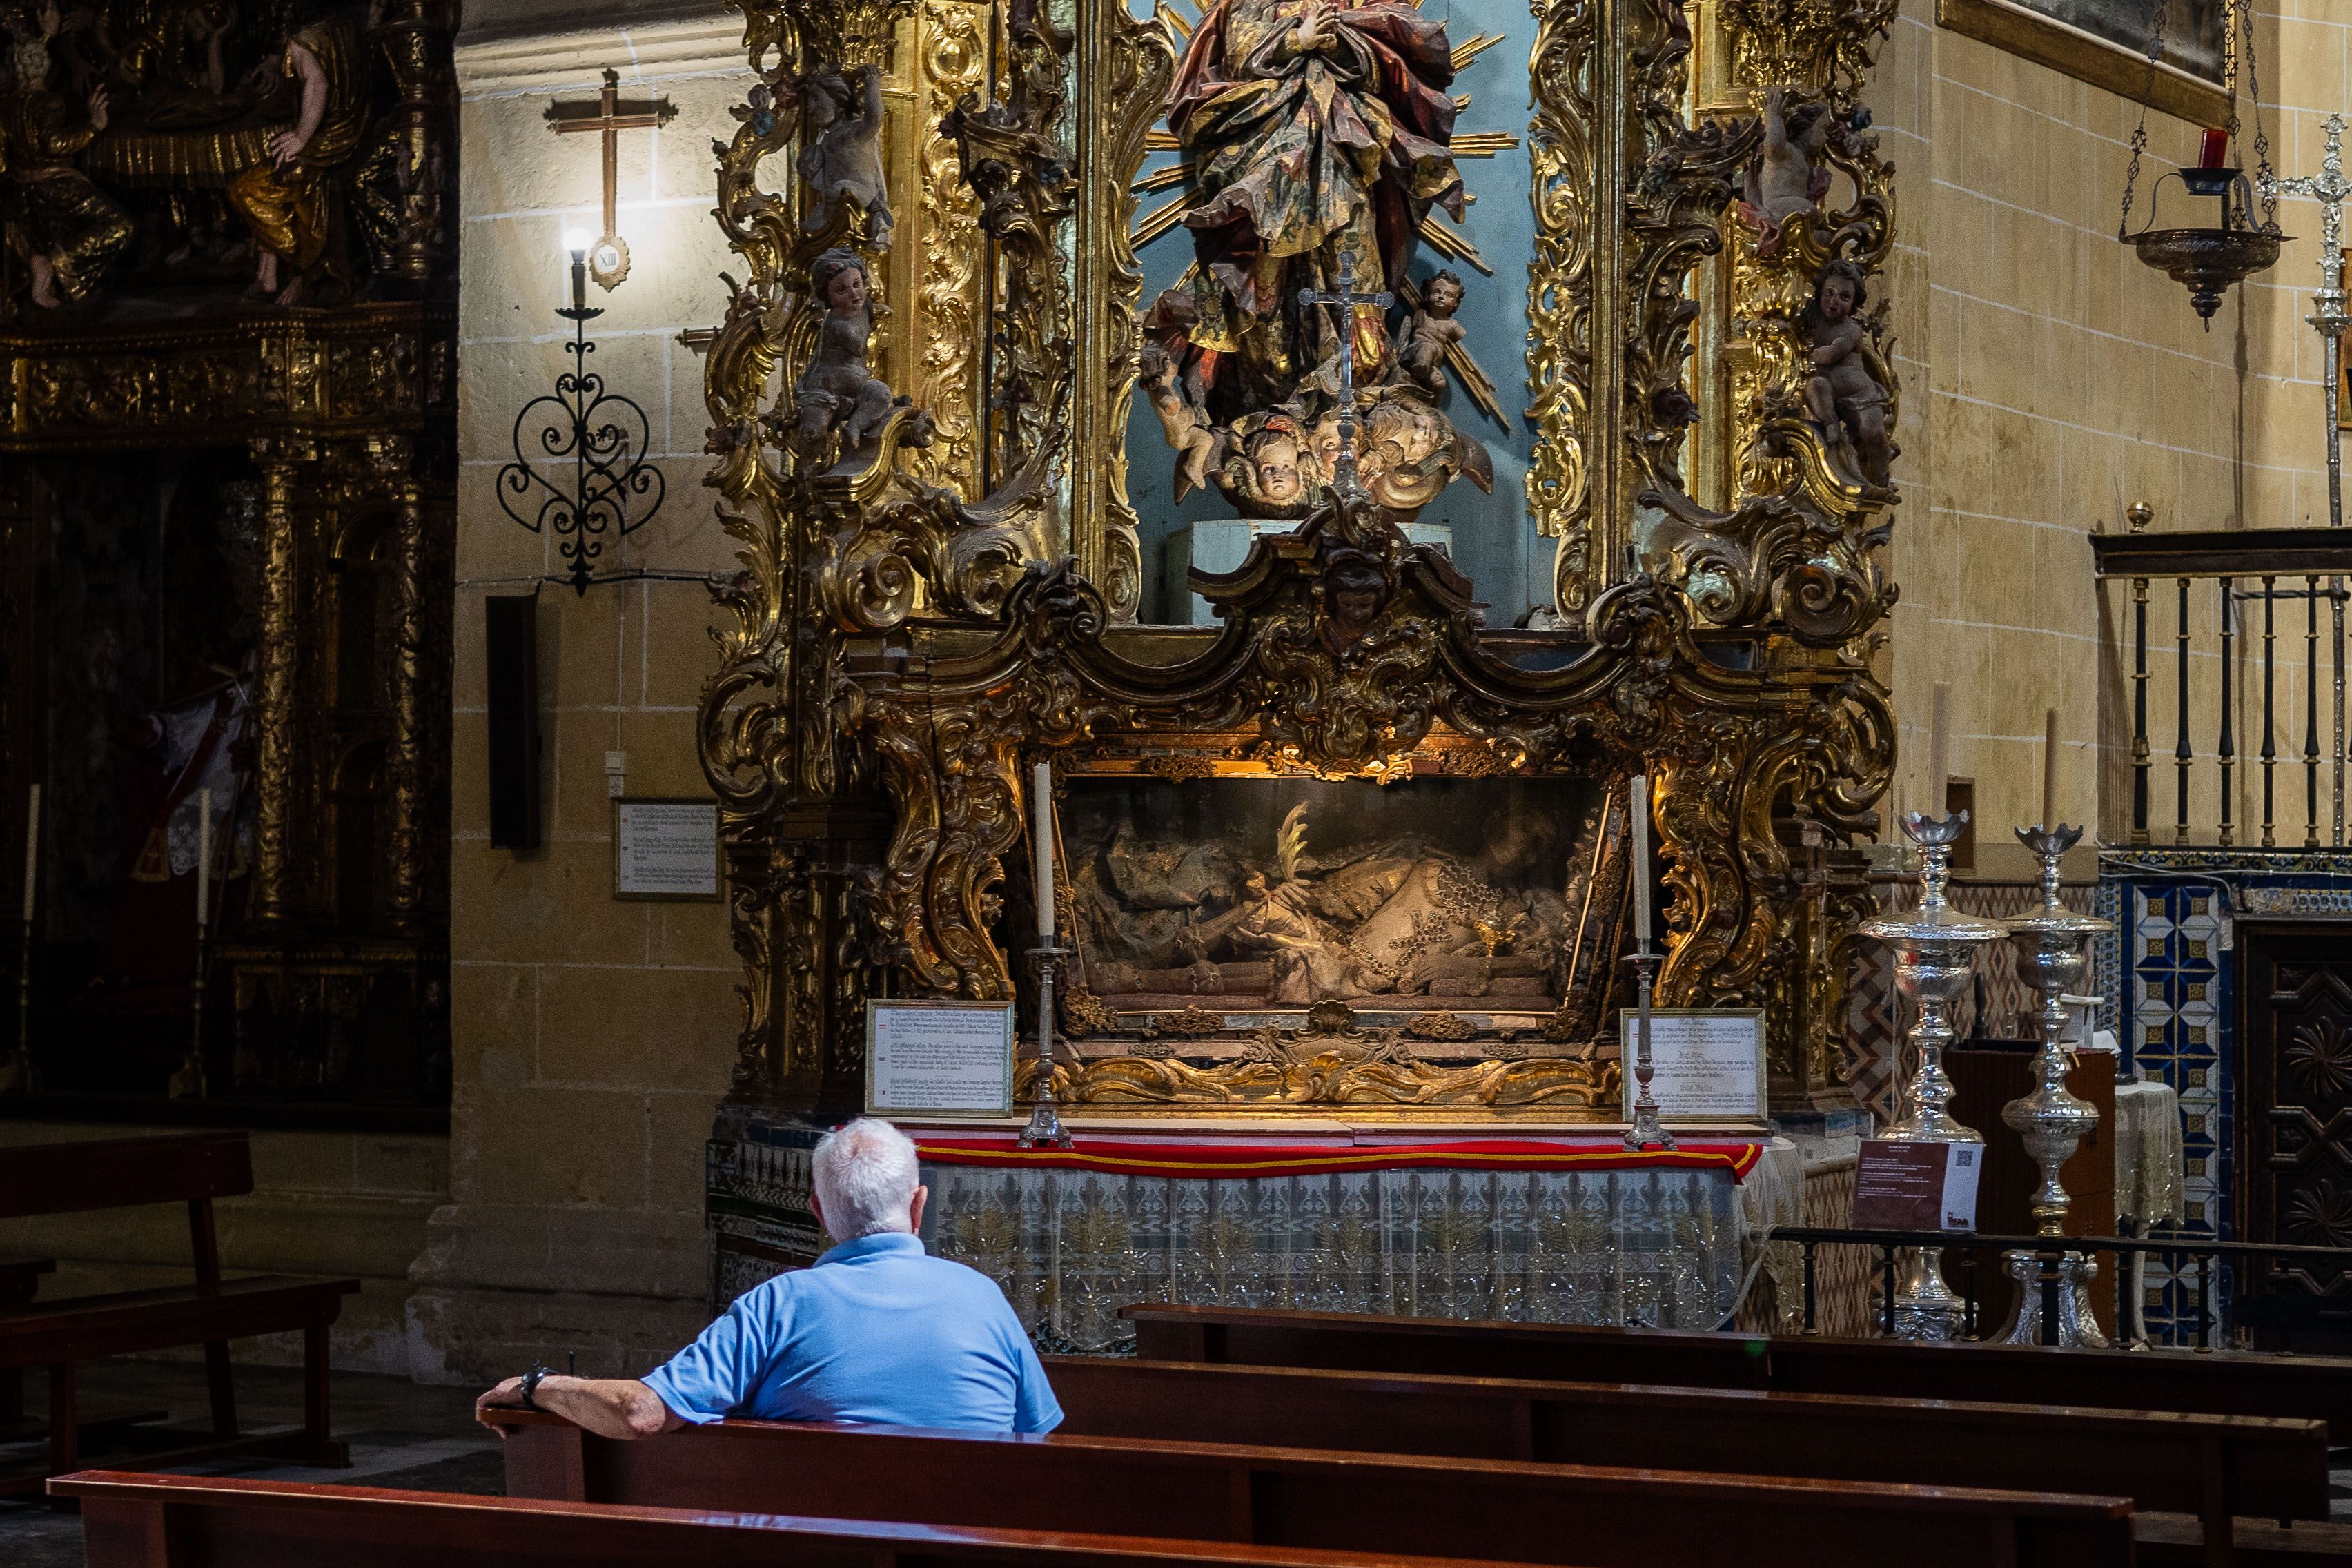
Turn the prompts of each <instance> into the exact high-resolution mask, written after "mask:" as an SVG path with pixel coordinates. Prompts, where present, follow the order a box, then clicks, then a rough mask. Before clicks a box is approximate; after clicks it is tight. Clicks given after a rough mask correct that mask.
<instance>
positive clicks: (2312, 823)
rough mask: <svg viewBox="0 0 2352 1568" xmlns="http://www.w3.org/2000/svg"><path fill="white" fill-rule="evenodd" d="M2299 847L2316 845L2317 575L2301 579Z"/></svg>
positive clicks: (2317, 795) (2317, 839) (2317, 748)
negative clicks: (2301, 814) (2300, 789)
mask: <svg viewBox="0 0 2352 1568" xmlns="http://www.w3.org/2000/svg"><path fill="white" fill-rule="evenodd" d="M2303 847H2305V848H2306V849H2316V848H2318V847H2319V579H2318V578H2316V577H2305V579H2304V580H2303Z"/></svg>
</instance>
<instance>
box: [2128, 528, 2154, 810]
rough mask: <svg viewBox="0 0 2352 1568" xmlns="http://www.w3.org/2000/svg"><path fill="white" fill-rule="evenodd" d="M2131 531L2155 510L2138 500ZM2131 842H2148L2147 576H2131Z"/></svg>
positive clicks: (2139, 529)
mask: <svg viewBox="0 0 2352 1568" xmlns="http://www.w3.org/2000/svg"><path fill="white" fill-rule="evenodd" d="M2125 515H2126V516H2127V517H2129V518H2130V519H2131V531H2133V532H2134V533H2137V532H2139V531H2141V530H2143V529H2145V528H2147V521H2148V519H2149V518H2151V517H2153V516H2155V515H2156V513H2155V511H2154V510H2152V509H2151V508H2150V507H2149V506H2148V504H2147V502H2146V501H2136V502H2134V503H2133V504H2132V507H2131V510H2129V511H2128V512H2127V513H2126V514H2125ZM2131 841H2132V842H2133V843H2135V844H2145V843H2147V578H2145V577H2135V578H2133V579H2132V825H2131Z"/></svg>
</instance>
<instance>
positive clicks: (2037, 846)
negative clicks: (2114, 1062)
mask: <svg viewBox="0 0 2352 1568" xmlns="http://www.w3.org/2000/svg"><path fill="white" fill-rule="evenodd" d="M2017 837H2018V840H2019V842H2021V843H2022V844H2023V845H2024V846H2025V847H2027V848H2028V849H2031V850H2032V851H2033V855H2034V858H2036V859H2037V860H2039V861H2041V863H2042V907H2041V908H2040V909H2038V910H2033V911H2032V913H2030V914H2023V915H2020V916H2018V917H2017V918H2016V919H2015V920H2012V921H2007V922H2005V923H2006V924H2007V925H2008V927H2009V940H2010V942H2011V944H2012V945H2014V946H2015V947H2016V949H2017V969H2018V973H2019V975H2020V976H2021V978H2022V979H2023V980H2024V981H2025V983H2026V984H2028V985H2031V986H2032V987H2033V989H2034V990H2036V991H2038V992H2040V993H2041V994H2042V1005H2041V1007H2040V1009H2039V1012H2038V1015H2037V1016H2036V1020H2035V1021H2036V1023H2037V1025H2038V1026H2039V1027H2040V1029H2041V1031H2042V1046H2041V1048H2040V1049H2039V1050H2038V1051H2036V1052H2035V1053H2034V1058H2033V1076H2034V1087H2033V1090H2032V1093H2030V1094H2025V1095H2021V1096H2020V1097H2019V1098H2018V1099H2016V1100H2011V1101H2010V1102H2009V1103H2008V1104H2007V1105H2004V1106H2002V1107H2001V1108H2000V1120H2001V1121H2002V1123H2003V1124H2004V1125H2006V1126H2007V1127H2008V1128H2009V1129H2010V1131H2012V1132H2015V1133H2016V1134H2017V1135H2018V1136H2019V1137H2020V1138H2021V1139H2022V1140H2024V1142H2025V1152H2027V1153H2028V1154H2030V1155H2032V1157H2033V1162H2034V1163H2035V1164H2037V1165H2039V1166H2041V1168H2042V1185H2041V1187H2040V1188H2039V1189H2038V1190H2037V1191H2036V1192H2035V1193H2034V1194H2033V1203H2032V1209H2033V1233H2034V1234H2035V1235H2036V1236H2042V1237H2060V1236H2063V1235H2064V1234H2065V1231H2066V1210H2067V1208H2068V1207H2069V1206H2070V1205H2071V1204H2072V1203H2073V1200H2072V1199H2071V1198H2069V1197H2068V1196H2067V1195H2066V1187H2065V1184H2064V1183H2063V1182H2062V1181H2060V1180H2059V1176H2058V1173H2059V1171H2060V1169H2061V1168H2062V1167H2063V1165H2064V1164H2065V1163H2066V1162H2067V1161H2068V1160H2070V1159H2072V1158H2073V1157H2074V1151H2075V1150H2076V1149H2077V1148H2079V1147H2080V1146H2081V1144H2082V1142H2083V1140H2084V1139H2085V1138H2087V1137H2089V1136H2090V1135H2091V1134H2092V1132H2094V1131H2096V1130H2097V1128H2098V1125H2099V1112H2098V1110H2097V1109H2096V1108H2095V1107H2094V1106H2093V1105H2092V1104H2091V1103H2090V1102H2089V1101H2088V1100H2083V1099H2082V1098H2080V1097H2079V1096H2077V1095H2074V1094H2073V1093H2071V1092H2069V1091H2068V1089H2067V1088H2066V1074H2067V1072H2068V1070H2069V1069H2070V1068H2073V1067H2074V1053H2073V1052H2071V1051H2069V1050H2068V1049H2067V1048H2066V1047H2065V1044H2064V1040H2065V1035H2066V1003H2065V994H2066V993H2067V992H2069V991H2071V990H2073V989H2074V986H2075V984H2077V983H2078V982H2080V981H2081V979H2082V977H2083V971H2084V968H2085V967H2087V965H2088V963H2089V960H2088V958H2087V956H2086V955H2085V953H2084V944H2086V943H2087V942H2089V941H2090V940H2091V939H2092V938H2093V937H2095V936H2097V935H2099V934H2100V933H2101V932H2103V931H2106V930H2107V929H2108V925H2107V922H2106V921H2103V920H2100V919H2098V918H2096V917H2095V916H2092V915H2081V914H2076V913H2075V912H2074V910H2070V909H2068V908H2066V907H2065V906H2064V905H2063V904H2062V903H2061V902H2060V901H2059V899H2058V863H2059V861H2060V859H2062V858H2063V857H2064V855H2065V853H2066V851H2067V850H2069V849H2072V848H2073V847H2074V846H2075V844H2076V843H2078V842H2079V841H2080V840H2081V839H2082V837H2083V830H2082V829H2081V828H2079V827H2068V826H2064V825H2063V824H2060V825H2058V826H2048V825H2044V824H2038V823H2037V824H2036V825H2035V826H2032V827H2021V828H2019V829H2018V830H2017ZM2001 1263H2002V1267H2003V1268H2005V1269H2006V1270H2007V1272H2008V1274H2009V1277H2010V1278H2011V1279H2014V1280H2015V1281H2017V1286H2018V1304H2017V1315H2016V1316H2015V1317H2014V1318H2013V1319H2011V1321H2010V1324H2009V1327H2008V1328H2006V1329H2005V1330H2003V1331H2001V1333H2000V1336H1999V1337H2000V1339H2002V1340H2004V1341H2006V1342H2009V1343H2011V1344H2056V1345H2090V1346H2095V1347H2104V1346H2105V1344H2106V1342H2107V1341H2106V1336H2105V1334H2103V1333H2101V1332H2100V1331H2099V1325H2098V1321H2097V1319H2096V1318H2095V1317H2094V1316H2093V1315H2092V1314H2091V1313H2090V1312H2089V1311H2088V1310H2086V1299H2087V1295H2088V1292H2089V1289H2090V1282H2091V1280H2092V1279H2094V1278H2095V1276H2096V1274H2097V1272H2098V1265H2097V1264H2096V1263H2095V1261H2093V1260H2092V1259H2091V1258H2086V1257H2084V1255H2082V1254H2081V1253H2062V1252H2055V1251H2053V1252H2047V1253H2042V1252H2022V1251H2020V1252H2010V1253H2005V1254H2003V1255H2002V1258H2001Z"/></svg>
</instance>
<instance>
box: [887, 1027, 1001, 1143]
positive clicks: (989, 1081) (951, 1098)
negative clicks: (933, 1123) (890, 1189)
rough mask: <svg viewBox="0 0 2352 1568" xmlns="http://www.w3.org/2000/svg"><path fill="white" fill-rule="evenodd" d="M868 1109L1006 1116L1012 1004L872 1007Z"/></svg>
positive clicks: (901, 1113) (891, 1112)
mask: <svg viewBox="0 0 2352 1568" xmlns="http://www.w3.org/2000/svg"><path fill="white" fill-rule="evenodd" d="M866 1110H867V1112H868V1113H870V1114H872V1115H875V1116H908V1115H923V1116H1009V1115H1011V1114H1012V1112H1013V1006H1012V1004H1010V1003H1006V1002H881V1001H876V1002H868V1003H867V1004H866Z"/></svg>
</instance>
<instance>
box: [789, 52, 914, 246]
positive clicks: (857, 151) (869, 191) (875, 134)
mask: <svg viewBox="0 0 2352 1568" xmlns="http://www.w3.org/2000/svg"><path fill="white" fill-rule="evenodd" d="M801 138H802V145H801V162H800V170H801V178H802V179H803V180H805V181H807V182H808V183H809V184H810V185H811V186H813V187H814V189H815V191H816V193H817V196H818V200H817V202H816V203H815V204H814V205H812V206H811V207H810V208H809V211H808V216H807V218H806V220H805V222H806V225H807V226H808V228H809V229H810V230H811V231H812V232H813V231H814V230H816V229H818V228H821V227H823V226H824V224H825V223H826V221H827V220H829V219H830V218H831V217H832V216H833V214H834V205H835V203H836V202H845V203H848V204H849V205H854V206H858V207H862V208H864V209H865V212H866V243H867V244H868V245H871V246H872V247H874V248H875V249H876V250H887V249H889V248H890V230H891V228H892V226H893V220H892V218H891V216H890V204H889V201H888V199H887V191H886V189H885V187H884V183H883V174H882V76H881V73H880V72H879V71H877V70H876V69H875V68H874V67H872V66H870V65H867V66H861V67H859V68H858V85H857V88H856V89H855V90H853V89H851V87H850V85H849V83H848V81H847V80H846V79H844V77H843V76H842V74H841V73H840V72H839V71H820V72H818V73H817V74H815V75H814V76H812V77H810V78H808V79H806V80H804V81H803V83H802V84H801Z"/></svg>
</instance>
